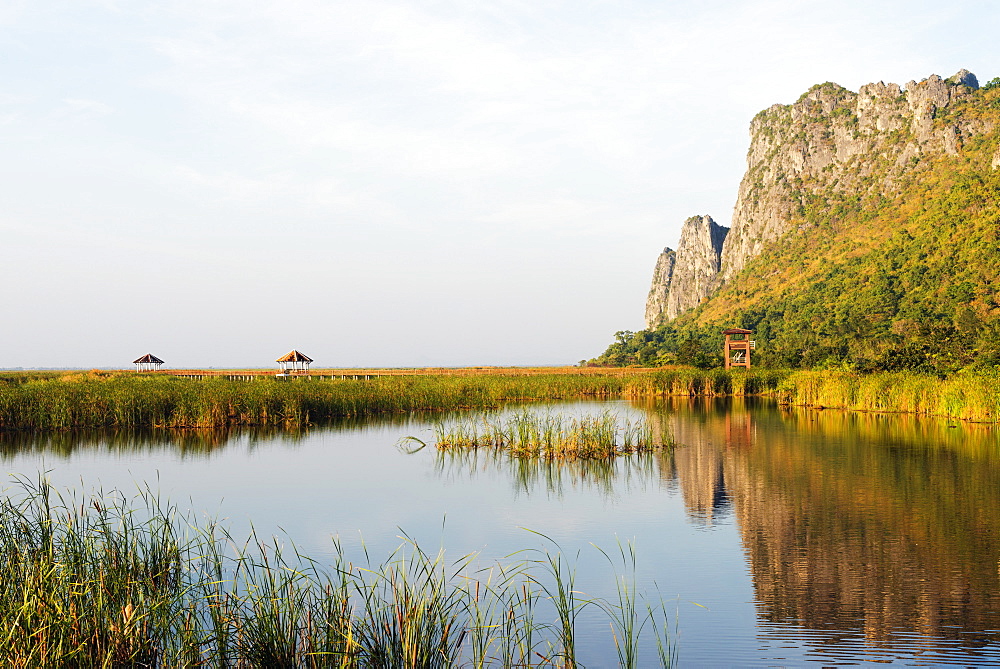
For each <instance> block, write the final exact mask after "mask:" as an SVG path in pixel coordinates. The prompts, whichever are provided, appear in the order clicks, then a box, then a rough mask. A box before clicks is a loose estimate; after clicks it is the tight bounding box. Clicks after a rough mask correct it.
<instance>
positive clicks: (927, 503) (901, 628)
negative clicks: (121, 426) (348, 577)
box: [0, 399, 1000, 667]
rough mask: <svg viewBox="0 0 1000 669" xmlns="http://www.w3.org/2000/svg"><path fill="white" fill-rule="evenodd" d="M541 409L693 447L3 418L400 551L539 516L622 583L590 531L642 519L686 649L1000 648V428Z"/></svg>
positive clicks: (832, 657)
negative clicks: (610, 421)
mask: <svg viewBox="0 0 1000 669" xmlns="http://www.w3.org/2000/svg"><path fill="white" fill-rule="evenodd" d="M533 409H534V410H538V411H543V412H544V411H551V412H561V413H573V414H580V413H587V414H598V413H601V412H602V411H605V410H612V411H615V412H617V413H619V414H621V415H623V416H630V417H635V416H639V415H645V416H647V417H648V418H649V419H650V420H652V421H655V422H657V423H659V424H663V425H666V426H668V427H669V428H670V429H671V430H672V432H673V434H674V437H675V439H676V440H677V441H678V442H679V443H680V444H681V447H679V448H678V449H677V450H676V452H675V453H674V454H672V455H658V456H655V457H649V458H640V459H637V460H631V461H625V462H619V463H617V464H616V465H615V466H614V467H612V468H608V467H594V466H590V467H585V466H581V465H579V464H577V465H568V466H563V467H539V466H531V465H530V463H524V462H520V463H513V464H512V463H511V462H508V461H505V460H503V459H499V460H498V459H496V458H491V457H487V456H483V455H480V456H479V457H478V458H476V457H471V458H470V457H458V456H456V457H441V456H439V455H438V454H437V453H435V452H434V451H432V450H431V449H424V450H422V451H420V452H417V453H415V454H407V453H404V452H402V451H401V450H400V449H399V448H397V442H398V441H399V440H400V438H401V437H404V436H408V435H414V436H418V437H421V438H424V439H428V438H430V432H429V426H430V422H429V419H425V418H420V417H405V418H400V417H396V418H392V419H380V420H371V421H363V422H350V423H344V424H340V425H336V426H330V427H323V428H313V429H310V430H308V431H303V432H301V433H296V434H287V433H274V432H261V431H242V432H231V433H217V432H194V433H192V432H186V433H169V434H163V433H161V434H158V435H144V436H143V435H134V434H98V435H67V434H59V435H54V436H50V437H47V438H42V437H37V436H24V435H22V436H17V437H14V436H11V435H7V436H4V437H0V454H2V458H3V466H4V468H5V469H6V470H7V471H8V472H12V473H20V474H26V475H28V476H35V475H36V473H37V472H39V471H48V472H49V476H50V478H51V479H52V481H53V482H54V483H56V484H57V485H59V486H64V487H75V488H77V489H79V488H80V487H81V482H82V486H83V487H84V488H86V489H94V488H98V487H100V488H103V489H104V490H109V489H113V488H118V489H121V490H124V491H126V492H127V491H130V490H135V489H136V487H137V486H140V485H143V486H144V485H149V486H150V487H151V488H153V489H154V490H158V491H159V492H160V493H161V494H162V495H163V496H165V497H168V498H169V499H171V500H173V501H174V502H176V503H177V504H178V505H179V506H180V507H182V508H190V509H192V510H194V511H195V512H197V513H199V514H204V515H205V516H206V517H214V518H224V519H227V524H228V525H229V526H230V527H232V528H233V529H234V531H235V533H236V534H237V535H238V536H239V535H240V534H241V533H244V532H246V531H247V530H248V529H249V528H250V526H251V523H252V525H253V527H254V528H255V529H256V531H257V533H258V534H261V535H270V534H284V535H287V537H288V538H289V539H290V540H292V541H294V542H295V543H296V544H297V545H298V547H299V548H300V550H302V551H303V552H305V553H306V554H309V555H312V556H314V557H317V558H321V559H322V558H323V557H325V556H329V555H331V554H332V544H331V540H330V538H331V536H332V535H337V536H339V538H340V540H341V542H342V543H343V545H344V546H345V547H346V549H347V553H348V555H349V556H351V555H360V551H361V550H362V542H363V544H364V546H366V547H367V550H368V551H369V553H370V554H372V555H373V556H376V557H383V556H388V555H389V553H390V552H391V551H392V550H393V549H394V548H396V547H397V546H398V545H399V544H400V539H399V537H400V532H401V530H403V531H405V532H406V533H407V534H409V535H410V536H412V537H414V538H415V539H416V540H417V541H418V542H419V543H420V544H421V545H423V546H425V547H427V548H435V549H436V547H438V546H444V547H445V548H446V549H447V550H448V552H449V553H450V554H453V555H454V556H455V557H458V556H459V555H463V554H466V553H470V552H473V551H480V552H481V553H482V554H483V556H484V557H486V558H501V557H503V556H505V555H508V554H510V553H511V552H513V551H516V550H519V549H523V548H534V547H544V546H546V544H545V542H544V540H542V539H541V538H539V537H538V536H537V535H535V534H533V533H531V532H529V531H528V529H530V530H534V531H536V532H541V533H544V534H545V535H547V536H549V537H551V538H552V539H553V540H554V541H556V542H558V544H559V546H561V548H562V550H563V552H564V553H566V554H568V555H571V556H574V557H575V559H576V562H577V566H578V569H577V571H578V577H577V578H578V587H579V589H581V590H584V591H586V592H587V593H588V594H594V595H599V596H608V595H610V594H612V593H613V573H612V571H611V569H610V568H609V566H608V564H607V561H606V560H605V559H604V557H603V556H602V555H601V554H600V553H599V552H598V551H597V550H595V549H594V548H593V544H596V545H598V546H601V547H604V548H609V549H615V547H616V542H617V541H619V540H622V541H624V540H630V541H633V542H634V544H635V546H636V550H637V553H638V556H639V565H638V569H639V580H640V583H641V586H642V588H643V589H645V590H646V591H647V592H649V593H654V592H655V591H656V590H658V591H659V593H660V594H661V595H662V596H663V598H664V599H667V600H669V607H670V609H671V610H674V609H676V611H677V616H678V626H679V639H678V642H679V643H678V645H679V658H680V661H681V665H682V666H747V667H752V666H761V667H765V666H766V667H773V666H801V665H815V666H834V665H868V664H883V663H895V664H903V665H919V666H938V665H948V664H952V665H959V666H1000V443H998V436H997V432H996V431H994V430H992V429H990V428H986V427H984V426H975V425H957V426H955V425H950V424H949V423H948V422H946V421H940V420H933V419H916V418H913V417H905V416H904V417H901V416H884V415H872V414H861V413H856V414H846V413H840V412H832V411H804V410H790V409H787V408H780V407H777V406H775V405H773V404H768V403H764V402H754V403H751V404H749V405H748V404H745V403H744V402H743V401H741V400H739V399H735V400H714V401H712V400H683V401H670V400H665V401H649V402H589V403H580V402H577V403H566V404H551V405H542V406H535V407H533ZM525 528H528V529H525ZM577 554H578V557H577ZM606 626H607V622H606V620H605V619H604V618H602V617H600V616H597V615H588V616H585V618H584V620H583V621H582V623H581V632H582V636H583V637H585V638H584V640H583V642H582V643H581V659H582V660H583V661H584V662H585V663H586V665H587V666H589V667H599V666H614V665H615V654H614V649H613V646H609V645H608V639H609V633H608V631H607V627H606ZM647 659H648V661H649V662H650V663H652V662H653V661H654V656H653V655H649V656H648V658H647Z"/></svg>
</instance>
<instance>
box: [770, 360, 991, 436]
mask: <svg viewBox="0 0 1000 669" xmlns="http://www.w3.org/2000/svg"><path fill="white" fill-rule="evenodd" d="M777 395H778V396H779V398H781V399H782V400H783V401H785V402H787V403H790V404H800V405H805V406H812V407H825V408H840V409H852V410H860V411H877V412H903V413H913V414H922V415H933V416H943V417H946V418H952V419H958V420H969V421H978V422H986V423H996V422H997V421H998V420H1000V372H998V371H996V370H975V371H973V370H969V371H963V372H958V373H956V374H953V375H951V376H949V377H947V378H941V377H939V376H936V375H933V374H919V373H915V372H885V373H876V374H860V373H857V372H847V371H821V372H794V373H792V374H790V375H788V377H787V378H786V379H785V380H784V381H782V383H781V385H780V387H779V389H778V391H777Z"/></svg>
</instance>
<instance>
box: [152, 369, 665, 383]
mask: <svg viewBox="0 0 1000 669" xmlns="http://www.w3.org/2000/svg"><path fill="white" fill-rule="evenodd" d="M658 369H662V368H648V367H407V368H400V367H392V368H383V369H380V368H349V369H312V370H310V371H308V372H294V373H289V374H281V373H280V372H278V371H277V370H275V369H161V370H157V371H150V372H137V373H139V374H150V375H161V376H180V377H184V378H189V379H208V378H228V379H232V380H235V381H253V380H255V379H260V378H279V379H310V380H328V379H353V380H366V379H374V378H379V377H383V376H539V375H543V374H559V375H570V376H624V375H626V374H635V373H643V372H654V371H658Z"/></svg>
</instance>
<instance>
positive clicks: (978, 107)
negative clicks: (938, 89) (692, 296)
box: [595, 77, 1000, 373]
mask: <svg viewBox="0 0 1000 669" xmlns="http://www.w3.org/2000/svg"><path fill="white" fill-rule="evenodd" d="M972 80H973V81H974V77H973V79H972ZM937 81H938V82H940V81H941V80H940V79H937ZM922 83H923V82H922ZM880 85H881V84H880ZM870 86H876V85H870ZM881 86H883V87H884V85H881ZM916 86H920V84H917V85H916ZM910 89H913V90H917V89H916V88H915V87H914V85H913V82H911V85H910V86H908V90H910ZM950 90H952V91H957V92H958V93H957V94H956V93H954V92H953V93H951V97H950V98H948V97H947V94H946V97H945V102H944V103H940V102H939V103H938V104H929V105H927V106H926V109H924V108H920V109H923V111H920V109H918V107H917V105H916V104H915V103H914V102H913V101H912V98H911V100H910V102H909V107H906V108H905V109H909V108H913V109H917V111H915V112H914V113H913V114H912V116H904V115H902V113H900V116H899V118H900V119H901V120H900V122H898V123H886V122H883V121H878V122H877V123H872V124H871V128H873V129H872V130H871V131H870V132H869V136H868V137H867V138H866V136H865V132H866V131H865V129H864V127H862V128H861V129H859V118H858V116H859V114H860V112H859V110H861V109H862V108H863V107H864V104H863V103H864V94H865V89H862V92H861V94H853V93H850V92H849V91H846V90H845V89H842V88H840V87H837V86H835V85H833V84H823V85H822V86H818V87H814V89H811V91H809V92H808V93H807V94H806V95H804V96H803V98H802V99H800V100H799V102H798V103H796V104H795V105H789V106H778V105H776V106H775V107H772V108H770V109H769V110H766V111H765V112H762V113H761V115H758V118H756V119H755V120H754V124H755V125H754V126H753V132H754V140H753V141H754V143H753V144H752V148H751V151H752V152H753V151H754V150H758V151H760V144H761V142H762V141H764V140H766V139H768V138H767V135H768V133H770V135H771V137H772V139H771V140H770V141H771V144H770V145H769V150H770V152H771V154H770V155H764V156H763V157H762V158H761V159H760V160H758V161H757V162H756V163H755V162H754V160H752V159H751V160H750V168H749V169H748V174H747V177H746V178H745V179H744V184H743V186H742V187H741V201H744V202H745V203H751V204H754V205H755V206H757V203H756V202H754V198H755V197H756V198H757V202H760V201H761V200H767V198H771V200H772V205H771V206H770V209H769V211H768V215H769V216H770V217H772V218H773V219H774V220H777V221H778V222H779V224H780V225H779V227H778V228H777V230H778V232H777V233H773V234H772V235H771V236H772V237H773V239H771V240H767V239H764V240H763V242H762V241H761V237H766V235H763V234H762V233H761V232H760V231H757V233H756V237H755V236H754V235H753V234H752V233H753V232H754V231H753V230H752V229H750V230H748V229H747V227H746V226H744V230H743V231H742V233H741V234H742V235H743V240H744V241H743V242H742V243H743V244H744V245H748V244H750V243H753V244H756V245H757V246H756V247H755V253H752V254H745V256H744V257H743V258H742V259H741V261H740V262H741V263H743V264H742V267H741V268H740V269H738V271H736V272H734V273H732V275H731V276H728V277H724V278H723V277H720V281H719V286H718V287H717V288H716V290H715V291H714V292H713V293H712V294H711V295H710V296H709V297H708V298H707V299H706V300H705V301H703V302H702V303H701V304H700V305H699V306H698V307H697V308H695V309H694V310H692V311H689V312H687V313H684V314H681V315H680V316H678V317H677V318H675V319H674V320H671V321H670V322H668V323H666V324H663V325H660V326H659V327H657V328H655V329H651V330H645V331H641V332H638V333H631V332H619V333H618V334H617V335H616V341H615V342H614V343H613V344H612V345H611V346H610V347H609V348H608V350H607V351H606V352H605V353H604V354H603V355H601V356H600V357H599V358H597V359H596V360H595V362H598V363H600V364H610V365H627V364H640V365H652V364H669V363H687V364H695V365H699V366H712V365H716V364H721V362H722V360H721V351H720V349H721V336H720V334H719V331H720V329H722V328H725V327H743V328H748V329H751V330H754V331H755V335H754V338H755V339H756V341H757V350H756V352H755V358H754V362H755V364H763V365H769V366H781V367H850V368H854V369H859V370H900V369H912V370H921V371H933V372H941V373H945V372H950V371H954V370H956V369H960V368H964V367H969V366H983V365H996V364H1000V328H998V327H997V326H998V324H1000V296H998V294H997V291H998V287H1000V286H998V282H1000V229H998V228H1000V148H998V147H1000V80H997V79H995V80H993V81H992V82H990V83H989V84H987V85H986V86H984V87H983V88H981V89H976V88H975V87H965V86H955V85H953V86H952V88H951V89H950ZM896 91H897V92H899V90H898V88H897V89H896ZM851 96H854V97H851ZM873 97H874V96H873ZM884 97H885V96H884ZM900 97H904V95H903V94H902V93H900ZM817 100H818V102H817ZM831 100H832V102H830V101H831ZM897 104H899V105H906V104H907V102H906V100H905V99H903V100H901V101H899V102H898V103H897ZM921 104H923V103H921ZM802 109H806V110H812V111H811V112H810V114H811V115H809V114H803V112H802V111H801V110H802ZM920 114H923V118H918V117H919V116H920ZM918 121H919V122H920V123H922V124H923V125H922V126H919V127H918V126H917V123H918ZM781 124H784V125H781ZM862 126H863V123H862ZM886 126H888V129H887V127H886ZM775 127H777V128H778V129H779V130H778V132H784V133H785V135H784V137H783V138H780V141H774V140H773V137H774V134H775V130H774V129H775ZM852 127H853V128H854V130H853V135H845V133H850V132H852ZM840 136H844V137H847V138H848V140H847V141H850V139H851V137H853V138H854V140H855V144H854V145H853V146H855V147H859V146H860V147H861V148H860V149H857V150H851V149H850V148H849V149H847V150H842V147H840V146H839V145H837V144H836V141H837V138H838V137H840ZM762 137H763V139H762ZM861 140H865V141H866V142H867V143H866V144H861V143H860V142H861ZM824 142H826V144H824ZM935 142H936V144H935ZM827 146H829V147H832V149H825V148H824V147H827ZM824 150H826V152H827V153H828V154H830V153H831V151H832V158H831V159H829V160H826V161H825V162H824V163H822V164H819V165H813V168H812V169H809V166H808V161H809V160H810V159H814V158H815V156H817V155H821V153H822V151H824ZM793 151H797V152H799V154H800V155H802V156H804V157H805V162H806V164H807V165H806V168H804V169H800V170H791V169H788V168H787V164H786V163H787V162H788V161H787V160H786V159H787V157H788V156H789V155H792V157H793V158H794V157H795V155H796V154H795V153H794V152H793ZM765 172H766V174H764V173H765ZM762 174H764V176H762ZM755 188H756V189H757V190H756V192H755ZM775 193H778V195H775ZM765 204H766V202H765ZM739 206H740V204H738V207H739ZM744 206H750V205H749V204H745V205H744ZM758 216H759V217H760V215H759V214H758ZM734 218H735V217H734ZM733 229H734V231H738V232H739V230H738V227H737V226H736V225H735V224H734V228H733ZM771 229H775V228H774V226H773V225H772V226H771ZM734 236H735V235H734V234H733V233H730V235H729V238H727V240H726V242H727V244H728V243H729V241H730V239H731V238H733V237H734ZM747 240H749V241H747ZM724 258H725V255H724ZM723 272H725V268H723Z"/></svg>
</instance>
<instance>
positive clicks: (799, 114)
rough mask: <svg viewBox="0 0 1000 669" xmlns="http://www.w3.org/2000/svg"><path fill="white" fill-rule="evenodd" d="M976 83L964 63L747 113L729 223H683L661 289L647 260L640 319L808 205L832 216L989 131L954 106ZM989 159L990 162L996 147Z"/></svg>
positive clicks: (695, 291)
mask: <svg viewBox="0 0 1000 669" xmlns="http://www.w3.org/2000/svg"><path fill="white" fill-rule="evenodd" d="M978 87H979V84H978V81H977V80H976V77H975V75H973V74H972V73H971V72H969V71H967V70H961V71H959V72H958V73H957V74H955V75H954V76H952V77H950V78H948V79H942V78H941V77H939V76H937V75H931V76H930V77H928V78H927V79H924V80H923V81H920V82H916V81H911V82H909V83H908V84H907V85H906V87H905V89H904V88H901V87H900V86H899V85H897V84H885V83H882V82H878V83H874V84H867V85H865V86H862V87H861V89H860V90H859V91H858V92H857V93H854V92H852V91H849V90H847V89H846V88H843V87H842V86H838V85H837V84H833V83H825V84H819V85H817V86H813V87H812V88H811V89H809V90H808V91H807V92H806V93H805V94H803V95H802V97H801V98H799V100H798V101H797V102H795V103H794V104H790V105H781V104H776V105H773V106H771V107H769V108H768V109H765V110H764V111H762V112H760V113H759V114H757V116H756V117H755V118H754V119H753V121H752V123H751V124H750V149H749V151H748V153H747V171H746V175H745V176H744V177H743V181H742V182H741V184H740V189H739V194H738V196H737V201H736V206H735V209H734V211H733V218H732V227H731V228H728V229H727V228H723V227H721V226H718V225H716V224H715V222H714V221H712V220H711V218H710V217H707V216H704V217H694V218H692V219H689V220H688V221H687V222H686V223H685V226H684V229H683V230H682V233H681V242H680V244H679V245H678V249H677V253H676V258H675V259H674V260H673V261H672V272H671V273H670V275H669V276H668V277H667V280H666V287H665V288H664V279H663V277H664V275H663V274H662V273H660V272H659V269H660V265H659V264H658V265H657V271H658V274H657V275H656V276H654V280H653V288H652V290H651V291H650V299H649V301H647V305H646V324H647V327H655V325H657V324H660V323H662V322H665V321H669V320H672V319H673V318H676V316H677V315H679V314H681V313H683V312H685V311H687V310H689V309H692V308H694V307H696V306H697V305H698V304H699V303H700V302H701V300H702V299H704V298H705V297H707V296H708V295H709V294H710V293H711V292H712V291H714V289H716V288H718V287H719V286H720V285H722V284H723V283H725V282H727V281H730V280H732V279H733V277H735V276H736V275H737V274H738V273H739V272H740V271H741V270H742V269H743V268H744V267H745V266H746V264H747V262H749V261H750V260H751V259H752V258H754V257H755V256H757V255H759V254H760V253H761V251H763V250H764V249H765V248H767V246H768V245H770V244H772V243H773V242H774V241H775V240H777V239H779V238H780V237H782V236H783V235H785V234H786V233H788V232H789V231H791V230H796V229H798V230H805V229H808V228H809V227H810V226H811V225H812V223H811V222H810V212H812V211H815V210H817V208H824V207H826V213H825V220H827V221H829V220H833V221H834V223H835V221H836V216H830V215H829V213H830V212H829V209H830V206H831V205H830V203H831V202H837V201H839V202H843V203H850V202H851V201H854V202H857V201H859V200H860V199H862V198H865V197H871V196H873V195H874V196H880V195H890V194H892V193H893V192H894V190H895V189H896V184H897V183H898V181H899V180H900V178H901V177H904V176H905V175H906V174H907V172H910V171H912V170H914V169H916V168H917V166H918V165H919V164H920V161H921V159H922V157H924V156H930V155H958V154H959V152H960V151H961V148H962V146H963V144H964V143H966V142H967V141H969V140H970V139H971V138H973V137H975V136H977V135H980V134H983V133H987V132H991V131H992V126H991V125H990V124H989V123H988V122H987V121H984V120H982V119H981V118H979V117H978V116H977V115H975V114H961V113H957V112H956V107H957V106H959V103H961V102H962V100H963V99H965V98H967V97H969V96H970V95H972V94H973V92H974V91H975V90H976V89H977V88H978ZM992 167H993V168H994V169H996V168H998V167H1000V148H998V150H997V153H996V155H995V157H994V159H993V164H992ZM848 206H850V205H849V204H848ZM706 221H707V222H706ZM713 226H714V227H713ZM727 232H728V234H726V233H727ZM723 240H724V243H723ZM716 242H718V243H719V244H720V245H721V252H719V251H715V249H716V248H718V247H717V246H716ZM713 254H714V255H713ZM661 262H662V256H661ZM654 292H656V295H657V297H656V299H654Z"/></svg>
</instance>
